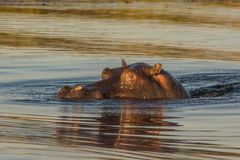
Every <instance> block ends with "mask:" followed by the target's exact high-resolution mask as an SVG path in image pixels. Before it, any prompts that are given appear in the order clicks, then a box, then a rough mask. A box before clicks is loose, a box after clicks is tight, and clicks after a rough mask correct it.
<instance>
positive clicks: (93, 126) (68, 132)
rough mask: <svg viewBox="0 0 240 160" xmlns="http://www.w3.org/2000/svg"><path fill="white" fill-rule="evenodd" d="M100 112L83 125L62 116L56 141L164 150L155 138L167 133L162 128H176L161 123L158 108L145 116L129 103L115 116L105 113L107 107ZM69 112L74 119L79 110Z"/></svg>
mask: <svg viewBox="0 0 240 160" xmlns="http://www.w3.org/2000/svg"><path fill="white" fill-rule="evenodd" d="M102 109H103V111H102V113H101V115H100V116H99V117H96V118H93V119H88V117H86V119H85V120H84V122H85V123H81V118H80V117H64V116H62V117H61V118H62V122H60V126H64V127H60V128H59V129H57V136H58V139H59V141H60V142H63V143H66V144H68V145H72V146H75V145H81V143H83V144H84V142H85V143H87V144H85V145H94V146H95V145H96V146H101V147H106V148H118V149H125V150H149V151H154V150H162V149H163V148H165V149H166V150H167V148H166V147H164V146H166V143H167V142H166V140H161V139H160V138H158V136H159V135H160V134H161V132H162V131H163V132H164V130H165V131H166V130H168V131H169V130H171V129H164V128H162V127H164V126H173V127H174V126H177V124H176V123H171V122H167V121H164V120H166V119H167V117H163V115H162V114H163V113H162V110H161V107H156V108H154V109H153V110H152V111H151V112H153V113H147V114H146V113H142V112H139V110H138V109H137V107H136V106H132V105H130V104H126V105H124V106H120V107H119V108H117V112H115V113H109V112H108V111H109V108H108V107H103V108H102ZM143 109H144V108H143ZM72 112H73V113H74V115H75V116H78V114H81V110H79V108H75V109H73V110H72ZM138 112H139V113H138ZM66 128H67V129H66ZM69 137H71V138H69ZM165 152H167V151H165Z"/></svg>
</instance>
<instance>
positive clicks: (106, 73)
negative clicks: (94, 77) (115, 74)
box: [102, 68, 112, 80]
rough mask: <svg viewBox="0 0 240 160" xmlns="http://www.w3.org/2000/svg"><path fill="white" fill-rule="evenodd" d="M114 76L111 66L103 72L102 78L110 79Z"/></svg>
mask: <svg viewBox="0 0 240 160" xmlns="http://www.w3.org/2000/svg"><path fill="white" fill-rule="evenodd" d="M111 77H112V70H111V69H109V68H105V69H104V70H103V72H102V79H103V80H104V79H109V78H111Z"/></svg>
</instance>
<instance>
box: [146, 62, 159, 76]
mask: <svg viewBox="0 0 240 160" xmlns="http://www.w3.org/2000/svg"><path fill="white" fill-rule="evenodd" d="M161 70H162V64H160V63H157V64H155V65H154V66H152V67H151V69H150V70H149V73H150V75H151V76H155V75H156V74H159V73H160V72H161Z"/></svg>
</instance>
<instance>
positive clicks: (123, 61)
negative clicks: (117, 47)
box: [122, 59, 127, 67]
mask: <svg viewBox="0 0 240 160" xmlns="http://www.w3.org/2000/svg"><path fill="white" fill-rule="evenodd" d="M122 67H127V63H126V61H125V60H124V59H122Z"/></svg>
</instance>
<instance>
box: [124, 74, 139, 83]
mask: <svg viewBox="0 0 240 160" xmlns="http://www.w3.org/2000/svg"><path fill="white" fill-rule="evenodd" d="M136 80H137V76H136V74H135V73H128V74H127V75H126V81H127V82H131V83H133V82H135V81H136Z"/></svg>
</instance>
